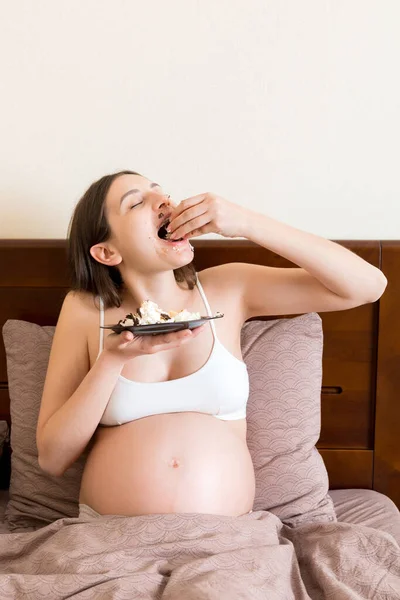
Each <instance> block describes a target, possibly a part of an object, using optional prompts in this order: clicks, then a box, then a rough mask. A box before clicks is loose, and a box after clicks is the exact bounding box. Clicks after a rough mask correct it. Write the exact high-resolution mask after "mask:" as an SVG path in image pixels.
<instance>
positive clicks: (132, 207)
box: [130, 200, 143, 209]
mask: <svg viewBox="0 0 400 600" xmlns="http://www.w3.org/2000/svg"><path fill="white" fill-rule="evenodd" d="M139 204H143V200H142V201H141V202H138V203H137V204H134V205H133V206H131V207H130V209H131V208H135V206H139Z"/></svg>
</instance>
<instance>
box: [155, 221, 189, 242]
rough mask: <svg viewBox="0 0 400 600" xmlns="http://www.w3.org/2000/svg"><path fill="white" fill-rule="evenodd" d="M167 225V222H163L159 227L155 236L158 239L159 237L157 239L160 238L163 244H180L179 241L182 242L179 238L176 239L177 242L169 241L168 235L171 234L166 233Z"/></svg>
mask: <svg viewBox="0 0 400 600" xmlns="http://www.w3.org/2000/svg"><path fill="white" fill-rule="evenodd" d="M168 225H169V220H167V221H165V222H164V223H163V224H162V225H161V227H160V229H159V230H158V231H157V235H158V237H159V238H161V239H162V240H164V242H171V243H174V242H180V241H182V240H183V238H179V239H177V240H171V239H170V235H171V234H170V233H169V232H168V231H167V227H168Z"/></svg>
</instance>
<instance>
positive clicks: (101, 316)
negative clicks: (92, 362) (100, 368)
mask: <svg viewBox="0 0 400 600" xmlns="http://www.w3.org/2000/svg"><path fill="white" fill-rule="evenodd" d="M98 298H99V302H100V325H104V302H103V298H102V297H101V296H98ZM103 340H104V329H100V336H99V353H98V355H97V358H99V356H100V353H101V351H102V350H103Z"/></svg>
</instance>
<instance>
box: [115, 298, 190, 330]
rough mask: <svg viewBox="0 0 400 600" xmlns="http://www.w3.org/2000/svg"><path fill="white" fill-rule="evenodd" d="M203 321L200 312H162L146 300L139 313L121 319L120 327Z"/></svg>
mask: <svg viewBox="0 0 400 600" xmlns="http://www.w3.org/2000/svg"><path fill="white" fill-rule="evenodd" d="M197 319H201V315H200V313H199V312H193V313H191V312H189V311H188V310H186V309H183V310H180V311H179V312H176V311H173V310H171V311H169V312H167V311H165V310H162V309H161V308H160V307H159V306H158V304H156V303H155V302H152V301H151V300H144V301H143V302H142V304H141V306H140V308H138V309H137V312H136V313H134V314H132V313H129V314H128V315H126V317H125V319H121V320H120V321H119V322H118V325H122V326H123V327H131V326H133V325H154V324H156V323H176V322H179V321H193V320H197Z"/></svg>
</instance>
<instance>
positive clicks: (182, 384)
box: [96, 277, 249, 425]
mask: <svg viewBox="0 0 400 600" xmlns="http://www.w3.org/2000/svg"><path fill="white" fill-rule="evenodd" d="M197 287H198V289H199V291H200V294H201V297H202V299H203V302H204V304H205V307H206V309H207V314H208V315H210V316H212V313H211V309H210V306H209V304H208V301H207V298H206V296H205V294H204V291H203V288H202V285H201V283H200V281H199V278H198V277H197ZM99 300H100V324H101V325H104V303H103V300H102V298H100V297H99ZM210 325H211V329H212V332H213V336H214V344H213V347H212V350H211V354H210V356H209V358H208V360H207V362H206V363H205V364H204V365H203V366H202V367H200V369H199V370H198V371H195V372H194V373H192V374H191V375H187V376H186V377H180V378H178V379H172V380H170V381H156V382H151V383H147V382H139V381H132V380H131V379H127V378H126V377H123V376H122V375H119V376H118V380H117V383H116V385H115V387H114V389H113V391H112V393H111V396H110V399H109V401H108V404H107V406H106V409H105V411H104V413H103V416H102V418H101V420H100V424H101V425H122V424H123V423H128V422H129V421H133V420H135V419H141V418H142V417H148V416H150V415H159V414H163V413H175V412H187V411H189V412H200V413H205V414H208V415H212V416H214V417H216V418H217V419H224V420H236V419H244V418H245V417H246V405H247V400H248V397H249V376H248V371H247V366H246V364H245V363H244V362H243V361H241V360H239V359H238V358H236V357H235V356H233V354H231V353H230V352H229V351H228V350H227V349H226V348H225V346H223V344H221V342H220V341H219V339H218V337H217V334H216V331H215V323H214V321H210ZM103 336H104V329H100V345H99V353H98V355H97V358H98V357H99V355H100V353H101V351H102V349H103ZM194 343H196V342H195V341H194ZM96 360H97V359H96Z"/></svg>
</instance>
